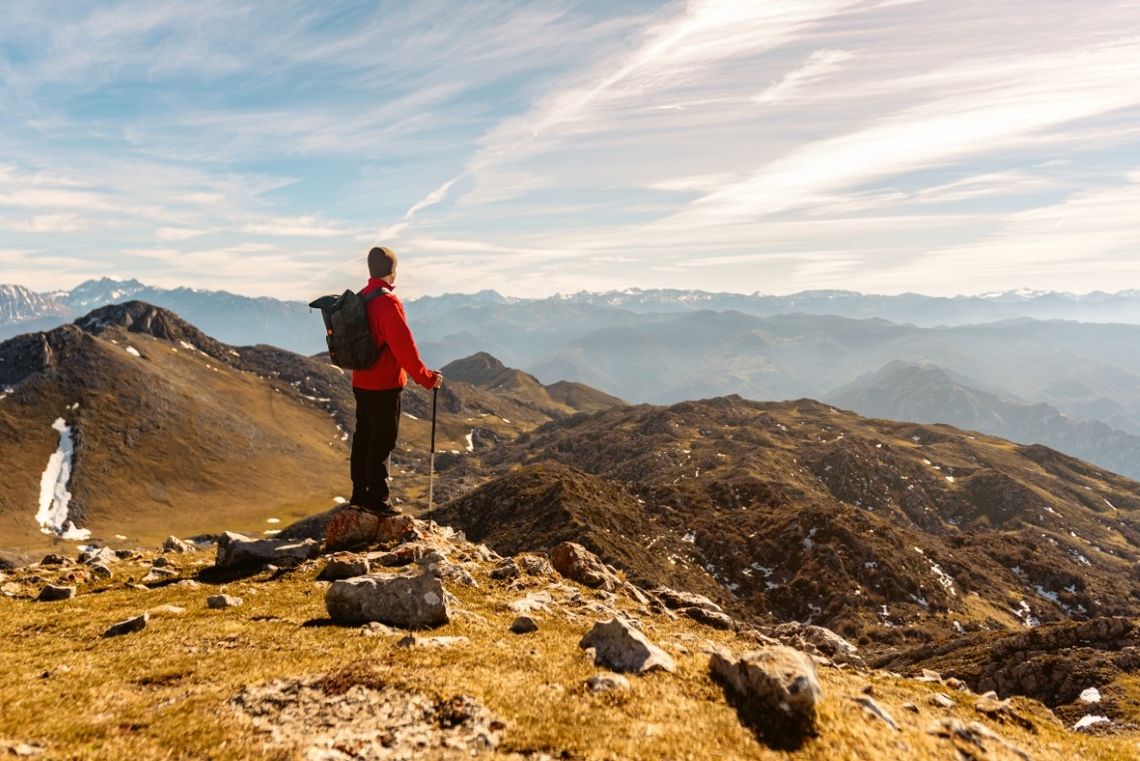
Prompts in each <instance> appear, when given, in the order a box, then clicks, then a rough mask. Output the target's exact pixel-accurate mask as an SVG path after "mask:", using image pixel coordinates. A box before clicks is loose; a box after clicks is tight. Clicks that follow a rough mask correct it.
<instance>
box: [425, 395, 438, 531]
mask: <svg viewBox="0 0 1140 761" xmlns="http://www.w3.org/2000/svg"><path fill="white" fill-rule="evenodd" d="M438 399H439V389H438V388H433V389H432V390H431V460H430V464H429V465H428V523H429V524H430V523H431V501H432V496H433V494H432V492H433V490H434V487H435V404H436V401H437V400H438Z"/></svg>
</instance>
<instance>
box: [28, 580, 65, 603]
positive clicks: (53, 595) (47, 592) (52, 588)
mask: <svg viewBox="0 0 1140 761" xmlns="http://www.w3.org/2000/svg"><path fill="white" fill-rule="evenodd" d="M72 597H75V587H59V586H56V585H55V584H48V585H47V586H46V587H44V588H43V589H41V590H40V596H39V597H37V598H36V599H37V600H39V601H40V602H56V601H58V600H70V599H71V598H72Z"/></svg>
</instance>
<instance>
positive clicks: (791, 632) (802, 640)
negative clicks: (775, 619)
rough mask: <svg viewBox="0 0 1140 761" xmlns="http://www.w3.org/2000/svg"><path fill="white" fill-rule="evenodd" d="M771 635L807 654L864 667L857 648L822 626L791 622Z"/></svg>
mask: <svg viewBox="0 0 1140 761" xmlns="http://www.w3.org/2000/svg"><path fill="white" fill-rule="evenodd" d="M772 633H773V634H774V635H775V636H776V638H777V639H779V640H780V641H781V642H784V643H785V644H788V645H791V646H793V647H795V648H797V649H800V650H806V651H808V652H813V653H814V652H819V653H820V654H822V655H825V656H827V657H828V658H830V659H831V660H833V661H835V662H836V663H850V664H852V665H855V666H863V665H864V663H863V659H862V658H861V657H860V656H859V655H858V652H859V648H858V647H856V646H855V645H853V644H852V643H850V642H848V641H847V640H845V639H844V638H843V637H841V636H839V635H838V634H836V633H835V632H833V631H832V630H831V629H828V628H825V627H823V626H816V625H814V624H801V623H797V622H794V621H793V622H789V623H786V624H780V625H779V626H777V627H776V628H775V629H773V630H772Z"/></svg>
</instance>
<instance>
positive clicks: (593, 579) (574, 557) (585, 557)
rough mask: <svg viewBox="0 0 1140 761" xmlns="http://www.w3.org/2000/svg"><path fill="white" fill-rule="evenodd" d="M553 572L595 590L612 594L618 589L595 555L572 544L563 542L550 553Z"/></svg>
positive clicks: (614, 578)
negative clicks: (555, 571)
mask: <svg viewBox="0 0 1140 761" xmlns="http://www.w3.org/2000/svg"><path fill="white" fill-rule="evenodd" d="M550 559H551V562H552V563H553V564H554V568H555V570H557V571H558V573H560V574H562V575H563V576H565V577H566V578H568V579H572V580H574V581H576V582H578V583H579V584H583V585H585V586H587V587H593V588H595V589H604V590H606V591H607V592H612V591H614V590H615V589H617V588H618V585H619V582H618V579H617V578H616V577H615V576H614V574H613V573H611V572H610V570H609V569H608V568H607V567H606V565H605V564H604V563H603V562H602V561H601V560H600V559H599V558H598V556H597V555H595V554H594V553H592V552H590V551H589V550H587V549H586V548H585V547H583V546H582V545H580V544H575V543H574V542H563V543H562V544H560V545H558V546H557V547H555V548H554V549H553V550H551V552H550Z"/></svg>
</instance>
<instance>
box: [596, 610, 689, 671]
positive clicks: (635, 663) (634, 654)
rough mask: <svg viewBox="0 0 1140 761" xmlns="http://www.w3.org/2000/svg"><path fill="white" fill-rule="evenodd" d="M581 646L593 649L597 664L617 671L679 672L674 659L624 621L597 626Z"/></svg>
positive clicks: (612, 620) (608, 622)
mask: <svg viewBox="0 0 1140 761" xmlns="http://www.w3.org/2000/svg"><path fill="white" fill-rule="evenodd" d="M578 646H579V647H581V648H593V649H594V663H595V664H597V665H599V666H605V667H607V668H610V669H613V670H614V671H619V672H632V673H634V674H644V673H646V672H648V671H655V670H658V669H660V670H663V671H675V670H676V668H677V664H676V663H675V662H674V661H673V658H672V656H670V655H669V654H668V653H666V652H665V651H664V650H662V649H661V648H659V647H657V645H654V644H653V643H652V642H650V641H649V638H648V637H646V636H645V635H644V634H642V633H641V632H639V631H638V630H637V629H635V628H633V626H632V625H631V624H630V623H629V622H628V621H624V620H622V619H620V618H614V619H611V620H609V621H606V622H604V623H602V622H598V623H596V624H594V628H592V629H591V630H590V631H589V632H587V634H586V636H584V637H582V641H581V642H579V643H578Z"/></svg>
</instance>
